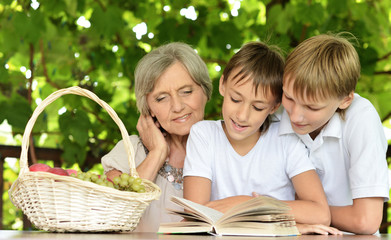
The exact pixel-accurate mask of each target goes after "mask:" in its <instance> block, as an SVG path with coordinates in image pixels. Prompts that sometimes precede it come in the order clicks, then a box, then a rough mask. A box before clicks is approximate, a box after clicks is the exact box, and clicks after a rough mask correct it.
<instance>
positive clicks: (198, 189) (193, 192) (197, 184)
mask: <svg viewBox="0 0 391 240" xmlns="http://www.w3.org/2000/svg"><path fill="white" fill-rule="evenodd" d="M211 189H212V183H211V181H210V179H208V178H204V177H196V176H186V177H184V179H183V197H184V198H185V199H188V200H190V201H193V202H195V203H199V204H202V205H205V204H206V203H208V202H209V200H210V193H211Z"/></svg>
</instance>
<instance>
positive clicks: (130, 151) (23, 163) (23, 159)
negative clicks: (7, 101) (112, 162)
mask: <svg viewBox="0 0 391 240" xmlns="http://www.w3.org/2000/svg"><path fill="white" fill-rule="evenodd" d="M66 94H75V95H80V96H84V97H88V98H90V99H92V100H94V101H95V102H96V103H98V104H99V105H100V106H101V107H103V108H104V109H105V110H106V111H107V112H108V114H109V115H110V116H111V118H112V119H113V120H114V122H115V123H116V124H117V125H118V127H119V129H120V131H121V135H122V139H123V141H124V145H125V149H126V153H127V155H128V161H129V166H130V174H131V175H132V176H137V177H138V173H137V171H136V168H135V163H134V148H133V145H131V143H130V140H129V135H128V132H127V131H126V128H125V126H124V124H123V123H122V121H121V119H120V118H119V117H118V115H117V113H116V112H115V111H114V110H113V109H112V108H111V107H110V106H109V105H108V104H107V103H106V102H105V101H103V100H101V99H100V98H99V97H98V96H96V95H95V94H94V93H93V92H91V91H89V90H86V89H83V88H80V87H77V86H75V87H69V88H64V89H60V90H58V91H56V92H53V93H52V94H50V95H49V96H48V97H47V98H46V99H45V100H43V101H42V102H41V103H40V104H38V106H37V108H36V109H35V110H34V112H33V114H32V116H31V118H30V120H29V121H28V123H27V125H26V128H25V130H24V134H23V139H22V146H21V148H22V152H21V154H20V173H19V175H20V174H23V173H25V172H28V171H29V169H28V162H27V159H28V158H27V153H28V148H29V140H30V134H31V131H32V128H33V126H34V124H35V121H36V120H37V118H38V116H39V114H41V113H42V111H43V110H44V109H45V107H46V106H48V105H49V104H50V103H52V102H53V101H54V100H56V99H57V98H59V97H61V96H63V95H66Z"/></svg>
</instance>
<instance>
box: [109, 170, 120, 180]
mask: <svg viewBox="0 0 391 240" xmlns="http://www.w3.org/2000/svg"><path fill="white" fill-rule="evenodd" d="M121 174H122V172H121V171H119V170H117V169H112V170H110V171H108V172H107V173H106V177H107V178H108V179H110V180H113V178H115V177H117V176H120V175H121Z"/></svg>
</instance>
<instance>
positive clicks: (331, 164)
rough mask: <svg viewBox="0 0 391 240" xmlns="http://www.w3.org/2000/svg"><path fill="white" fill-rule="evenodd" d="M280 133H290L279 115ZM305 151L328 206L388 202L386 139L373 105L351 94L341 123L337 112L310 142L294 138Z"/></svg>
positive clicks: (284, 116)
mask: <svg viewBox="0 0 391 240" xmlns="http://www.w3.org/2000/svg"><path fill="white" fill-rule="evenodd" d="M280 118H281V124H280V130H279V132H280V134H282V135H284V134H294V131H293V129H292V127H291V124H290V120H289V116H288V114H287V112H286V111H285V110H284V111H283V113H282V116H280ZM298 136H299V137H300V138H301V140H302V141H303V142H304V144H305V145H306V146H307V148H308V150H309V155H310V159H311V160H312V162H313V164H314V166H315V168H316V171H317V173H318V175H319V178H320V180H321V181H322V184H323V188H324V190H325V193H326V196H327V200H328V203H329V205H330V206H346V205H352V204H353V199H356V198H365V197H384V201H388V199H389V183H388V181H389V180H388V165H387V161H386V151H387V146H388V145H387V140H386V138H385V134H384V130H383V127H382V124H381V121H380V118H379V115H378V113H377V111H376V109H375V108H374V106H373V105H372V104H371V103H370V102H369V101H368V100H367V99H365V98H363V97H360V96H359V95H358V94H354V100H353V102H352V104H351V105H350V106H349V108H348V109H347V111H346V115H345V120H342V119H341V118H340V116H339V114H338V113H335V114H334V116H333V117H332V118H331V119H330V121H329V122H328V123H327V125H326V126H325V127H324V128H323V129H322V130H321V132H320V133H319V135H318V136H317V137H316V138H315V140H312V139H311V137H310V136H309V135H308V134H307V135H298Z"/></svg>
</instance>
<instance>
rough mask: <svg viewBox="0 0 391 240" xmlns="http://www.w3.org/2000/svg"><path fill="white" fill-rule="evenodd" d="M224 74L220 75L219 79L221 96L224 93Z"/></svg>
mask: <svg viewBox="0 0 391 240" xmlns="http://www.w3.org/2000/svg"><path fill="white" fill-rule="evenodd" d="M223 79H224V75H221V77H220V81H219V92H220V95H221V96H224V93H225V85H224V83H223Z"/></svg>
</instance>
